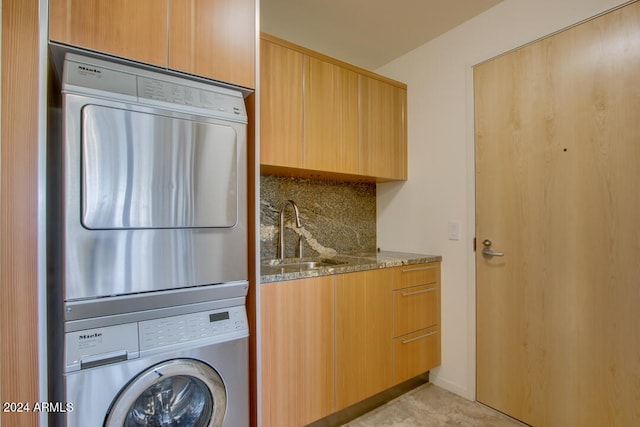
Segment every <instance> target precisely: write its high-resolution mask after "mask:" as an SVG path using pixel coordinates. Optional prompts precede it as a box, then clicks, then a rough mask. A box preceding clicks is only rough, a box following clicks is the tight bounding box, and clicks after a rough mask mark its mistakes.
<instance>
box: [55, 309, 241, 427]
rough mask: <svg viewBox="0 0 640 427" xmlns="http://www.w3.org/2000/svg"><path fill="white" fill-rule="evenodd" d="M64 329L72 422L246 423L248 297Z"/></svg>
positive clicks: (224, 426) (72, 425)
mask: <svg viewBox="0 0 640 427" xmlns="http://www.w3.org/2000/svg"><path fill="white" fill-rule="evenodd" d="M238 302H241V304H240V305H237V304H238ZM205 306H209V307H212V306H216V307H218V308H212V309H204V307H205ZM72 323H73V322H72ZM87 326H89V327H87ZM66 327H67V332H66V333H65V365H66V366H65V373H64V381H65V394H66V396H65V401H66V402H67V404H68V405H69V404H70V405H72V406H71V408H72V410H71V411H68V412H67V414H66V420H65V421H66V425H67V426H68V427H92V426H96V427H97V426H106V427H115V426H117V427H123V426H124V427H138V426H167V427H169V426H171V427H181V426H184V427H187V426H189V427H192V426H193V427H205V426H206V427H243V426H244V427H246V426H248V425H249V390H248V364H249V361H248V325H247V317H246V312H245V308H244V298H237V299H230V300H219V301H214V302H203V303H198V304H191V305H188V306H181V307H173V308H167V309H161V310H150V311H145V312H138V313H127V314H123V315H120V316H109V317H104V318H96V319H90V320H83V321H78V322H75V323H74V324H67V325H66Z"/></svg>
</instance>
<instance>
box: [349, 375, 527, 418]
mask: <svg viewBox="0 0 640 427" xmlns="http://www.w3.org/2000/svg"><path fill="white" fill-rule="evenodd" d="M453 425H457V426H491V427H512V426H513V427H521V426H523V425H524V424H521V423H519V422H517V421H515V420H513V419H511V418H509V417H507V416H505V415H503V414H501V413H499V412H496V411H494V410H492V409H490V408H487V407H485V406H483V405H480V404H479V403H476V402H470V401H468V400H466V399H463V398H461V397H460V396H457V395H455V394H453V393H451V392H448V391H446V390H443V389H442V388H440V387H437V386H435V385H433V384H430V383H427V384H424V385H421V386H420V387H418V388H415V389H413V390H411V391H409V392H408V393H405V394H403V395H402V396H400V397H398V398H396V399H394V400H392V401H390V402H388V403H386V404H384V405H382V406H380V407H378V408H376V409H374V410H373V411H371V412H369V413H367V414H365V415H363V416H361V417H359V418H356V419H355V420H353V421H351V422H350V423H347V424H344V426H343V427H436V426H453Z"/></svg>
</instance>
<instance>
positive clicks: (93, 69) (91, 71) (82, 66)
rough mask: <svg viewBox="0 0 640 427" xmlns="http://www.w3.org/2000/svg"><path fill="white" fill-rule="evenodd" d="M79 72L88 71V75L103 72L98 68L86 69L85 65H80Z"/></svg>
mask: <svg viewBox="0 0 640 427" xmlns="http://www.w3.org/2000/svg"><path fill="white" fill-rule="evenodd" d="M78 70H80V71H86V72H87V73H93V74H102V71H100V70H98V69H97V68H91V67H85V66H84V65H78Z"/></svg>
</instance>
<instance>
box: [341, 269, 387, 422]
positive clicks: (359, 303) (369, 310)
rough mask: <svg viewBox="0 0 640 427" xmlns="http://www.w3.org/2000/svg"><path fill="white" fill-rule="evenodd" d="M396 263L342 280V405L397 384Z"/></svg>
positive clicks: (346, 276) (349, 275) (343, 277)
mask: <svg viewBox="0 0 640 427" xmlns="http://www.w3.org/2000/svg"><path fill="white" fill-rule="evenodd" d="M393 277H394V272H393V269H391V268H386V269H382V270H371V271H364V272H359V273H351V274H340V275H337V276H336V277H335V280H336V410H340V409H343V408H346V407H347V406H350V405H352V404H354V403H357V402H359V401H361V400H364V399H366V398H367V397H370V396H373V395H374V394H376V393H379V392H381V391H384V390H386V389H388V388H390V387H391V386H392V385H393V378H392V374H393V371H392V367H393V360H392V359H393V357H392V345H391V344H392V343H391V337H392V332H391V329H392V323H393V317H392V313H393V307H392V302H393V299H392V298H391V288H392V285H393Z"/></svg>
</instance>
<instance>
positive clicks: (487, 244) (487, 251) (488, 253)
mask: <svg viewBox="0 0 640 427" xmlns="http://www.w3.org/2000/svg"><path fill="white" fill-rule="evenodd" d="M482 244H483V245H484V249H483V250H482V255H486V256H504V253H502V252H494V251H493V249H491V245H492V244H493V243H492V242H491V240H489V239H485V240H483V241H482Z"/></svg>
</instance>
